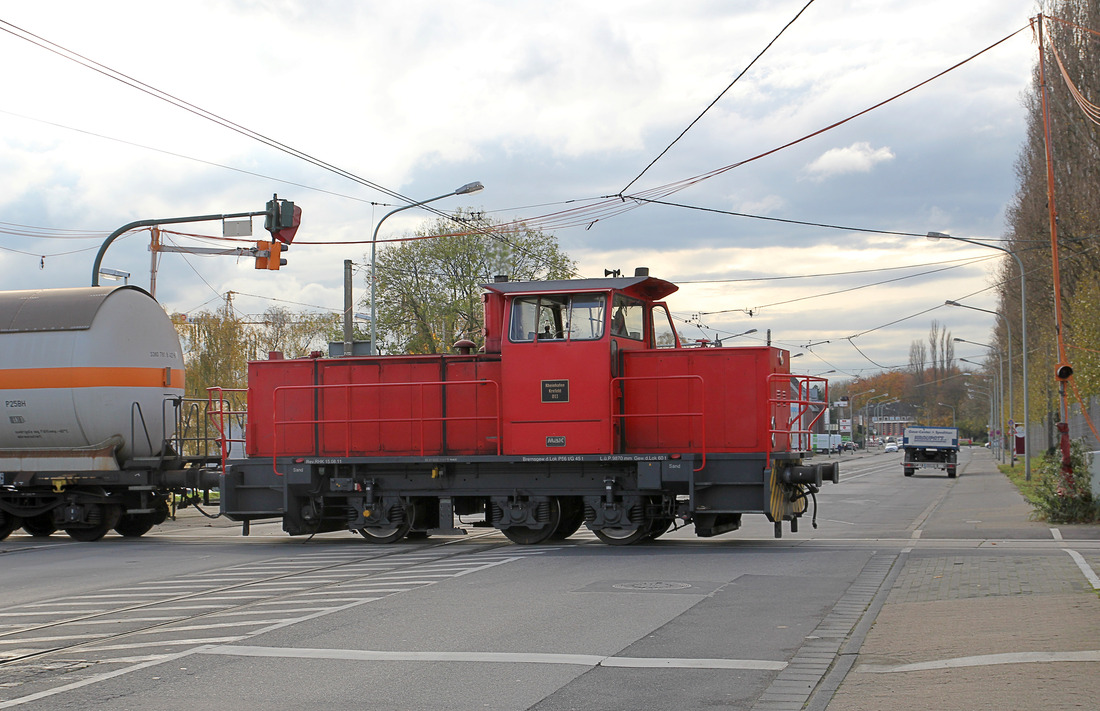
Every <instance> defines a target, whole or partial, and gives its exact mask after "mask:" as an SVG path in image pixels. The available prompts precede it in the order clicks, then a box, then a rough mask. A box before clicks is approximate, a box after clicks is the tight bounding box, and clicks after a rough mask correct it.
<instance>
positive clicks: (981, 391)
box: [966, 383, 1000, 457]
mask: <svg viewBox="0 0 1100 711" xmlns="http://www.w3.org/2000/svg"><path fill="white" fill-rule="evenodd" d="M966 387H967V389H966V394H967V395H969V396H970V397H971V398H973V397H974V395H984V396H985V397H987V398H989V425H988V427H987V431H988V433H989V445H990V447H992V446H994V445H997V446H998V447H999V446H1000V443H999V442H998V441H997V440H996V439H995V438H994V437H993V401H994V397H993V390H992V389H987V388H983V387H980V386H978V385H974V384H973V383H971V384H968V385H967V386H966ZM971 388H973V389H971ZM993 456H994V457H996V456H997V455H996V453H993Z"/></svg>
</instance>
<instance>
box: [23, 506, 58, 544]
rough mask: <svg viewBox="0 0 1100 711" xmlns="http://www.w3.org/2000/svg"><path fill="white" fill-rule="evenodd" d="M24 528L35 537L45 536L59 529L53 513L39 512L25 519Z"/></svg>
mask: <svg viewBox="0 0 1100 711" xmlns="http://www.w3.org/2000/svg"><path fill="white" fill-rule="evenodd" d="M23 530H24V531H26V532H27V533H29V534H30V535H32V536H34V537H35V538H45V537H47V536H49V535H50V534H52V533H53V532H54V531H56V530H57V526H56V525H55V524H54V522H53V514H52V513H49V512H47V513H44V514H38V515H37V516H31V517H30V518H25V519H23Z"/></svg>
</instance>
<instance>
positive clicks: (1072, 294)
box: [995, 0, 1100, 453]
mask: <svg viewBox="0 0 1100 711" xmlns="http://www.w3.org/2000/svg"><path fill="white" fill-rule="evenodd" d="M1045 15H1046V19H1045V20H1044V22H1043V31H1044V43H1043V46H1042V47H1041V52H1042V53H1043V54H1042V58H1043V63H1042V68H1043V70H1044V72H1043V73H1044V75H1045V76H1044V78H1045V86H1046V90H1047V91H1046V99H1047V112H1046V115H1047V116H1048V117H1049V123H1048V124H1046V125H1045V124H1044V113H1043V103H1042V98H1043V96H1042V94H1041V91H1040V88H1041V86H1042V85H1043V81H1042V79H1041V78H1040V65H1039V63H1038V62H1036V65H1035V70H1034V74H1033V80H1032V88H1031V90H1030V92H1029V93H1028V94H1027V95H1026V97H1025V109H1026V110H1027V134H1026V139H1025V142H1024V145H1023V146H1022V148H1021V150H1020V154H1019V156H1018V158H1017V162H1016V175H1017V191H1016V195H1015V197H1014V199H1013V201H1012V203H1011V205H1010V206H1009V210H1008V220H1007V221H1008V234H1007V235H1006V237H1007V246H1008V248H1009V249H1011V250H1012V252H1014V253H1015V254H1016V256H1018V257H1019V258H1020V260H1021V261H1022V263H1023V268H1024V272H1025V274H1026V282H1027V294H1026V297H1025V298H1026V299H1027V317H1028V321H1027V331H1028V344H1027V346H1028V353H1029V363H1028V365H1029V371H1030V381H1031V382H1030V388H1029V398H1030V405H1031V412H1029V413H1028V419H1029V421H1031V422H1032V423H1038V422H1042V421H1043V420H1044V419H1045V420H1046V421H1047V428H1046V430H1047V437H1046V441H1045V442H1035V443H1034V444H1033V447H1032V452H1033V453H1034V452H1037V451H1039V449H1041V448H1043V447H1045V446H1050V445H1051V444H1052V443H1053V431H1052V423H1053V420H1054V419H1056V418H1057V417H1058V414H1057V413H1056V412H1055V410H1056V409H1057V400H1058V395H1057V388H1056V384H1055V382H1054V380H1053V377H1052V374H1053V372H1054V367H1055V365H1056V364H1057V361H1058V358H1059V354H1058V347H1057V337H1058V334H1057V333H1056V330H1055V318H1054V311H1055V300H1056V299H1057V300H1059V301H1060V303H1061V304H1062V306H1063V319H1064V320H1063V331H1062V334H1061V335H1062V338H1063V341H1064V343H1065V344H1066V347H1067V349H1068V352H1067V354H1066V355H1067V356H1068V358H1069V360H1070V361H1071V363H1072V364H1073V365H1074V368H1075V371H1076V375H1075V381H1076V383H1077V385H1078V387H1079V388H1080V389H1081V391H1082V395H1096V394H1100V372H1098V370H1097V368H1098V367H1100V361H1098V360H1097V359H1096V358H1095V353H1094V351H1095V348H1096V343H1097V341H1096V340H1095V338H1096V334H1097V331H1098V330H1100V326H1098V319H1100V314H1098V313H1097V309H1096V308H1095V304H1096V296H1097V292H1096V283H1097V279H1098V278H1100V239H1098V235H1100V126H1098V125H1097V123H1096V121H1095V120H1094V116H1095V112H1094V111H1091V110H1090V109H1089V108H1088V107H1089V105H1090V104H1091V105H1092V106H1093V107H1095V106H1096V105H1097V104H1100V37H1098V36H1097V35H1096V34H1094V33H1093V32H1090V31H1089V30H1092V31H1096V30H1100V4H1098V3H1096V2H1079V0H1053V1H1052V2H1050V3H1049V4H1048V6H1047V12H1046V13H1045ZM1047 129H1049V131H1048V130H1047ZM1047 135H1049V139H1050V140H1049V148H1050V155H1051V156H1052V161H1051V163H1050V166H1051V175H1052V176H1053V183H1052V184H1051V185H1050V186H1049V187H1050V188H1052V195H1053V198H1054V200H1053V202H1052V201H1051V200H1049V199H1048V180H1047V175H1048V173H1047V147H1048V143H1047V141H1046V136H1047ZM1052 209H1053V210H1055V211H1056V219H1057V236H1058V240H1057V249H1058V254H1059V267H1060V268H1059V276H1060V284H1061V289H1060V291H1059V292H1058V293H1057V294H1056V293H1055V280H1054V273H1053V269H1052V266H1053V254H1052V252H1051V249H1052V245H1051V210H1052ZM998 276H999V277H1000V280H999V286H998V296H999V300H1000V305H999V308H998V310H999V311H1000V312H1001V313H1002V314H1004V315H1005V318H1006V319H1008V320H1009V321H1011V322H1012V323H1013V324H1017V323H1020V318H1021V303H1020V297H1021V295H1020V288H1019V283H1020V282H1019V279H1020V273H1019V270H1018V268H1017V265H1016V261H1015V260H1014V259H1006V260H1004V261H1003V263H1002V265H1001V268H1000V271H999V273H998ZM1021 332H1022V329H1014V333H1013V336H1014V339H1015V341H1016V342H1015V343H1013V348H1012V350H1013V352H1014V353H1015V354H1016V357H1014V358H1013V359H1012V362H1011V363H1009V364H1007V365H1009V366H1010V367H1011V368H1012V369H1013V373H1014V376H1015V378H1016V382H1022V377H1021V376H1022V373H1021V359H1020V357H1019V354H1021V353H1022V349H1021V347H1020V345H1021V344H1020V343H1019V339H1020V336H1021ZM995 338H996V343H997V344H998V345H999V346H1000V347H1001V348H1002V349H1003V350H1004V351H1005V352H1007V350H1008V348H1007V345H1008V333H1007V329H1006V328H1005V326H1004V324H1003V323H998V324H997V326H996V330H995ZM1009 404H1010V405H1012V407H1010V408H1009V409H1010V410H1011V411H1013V412H1022V407H1021V404H1022V403H1021V402H1019V399H1018V398H1016V394H1015V393H1014V394H1013V400H1012V401H1011V402H1010V403H1009Z"/></svg>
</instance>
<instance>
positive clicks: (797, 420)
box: [767, 373, 829, 469]
mask: <svg viewBox="0 0 1100 711" xmlns="http://www.w3.org/2000/svg"><path fill="white" fill-rule="evenodd" d="M777 382H779V383H780V385H776V383H777ZM811 383H819V384H824V389H823V395H822V397H823V398H824V399H823V400H811V399H810V388H811ZM792 386H793V387H792ZM792 390H793V392H792ZM768 392H770V393H775V395H774V396H773V397H770V398H768V405H769V408H768V409H769V410H771V411H772V412H774V411H775V408H776V407H787V408H789V412H790V413H791V414H790V417H789V418H788V420H787V422H786V424H785V425H783V426H779V425H780V423H778V422H776V423H775V424H774V425H773V426H772V427H771V429H769V430H768V432H769V435H777V434H784V435H786V436H787V438H788V439H787V447H788V449H789V448H790V438H791V435H798V443H799V445H801V444H802V436H803V435H810V434H811V433H812V432H813V426H814V425H816V424H817V421H818V420H820V419H821V416H822V415H823V414H825V410H827V409H828V406H829V381H828V380H826V379H825V378H819V377H817V376H814V375H792V374H790V373H772V374H771V375H769V376H768ZM792 405H793V406H797V409H795V408H794V407H791V406H792ZM812 405H820V406H821V409H820V411H819V412H818V413H817V416H816V417H814V418H813V419H812V420H810V422H809V424H806V425H805V426H800V427H797V428H795V427H794V425H795V424H798V425H801V424H802V416H803V415H805V414H806V413H807V412H808V411H809V410H810V407H811V406H812ZM811 444H812V443H811ZM774 450H775V444H774V442H773V443H772V446H771V448H770V449H769V450H768V462H767V466H768V468H769V469H770V468H771V453H772V452H773V451H774Z"/></svg>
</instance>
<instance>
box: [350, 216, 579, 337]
mask: <svg viewBox="0 0 1100 711" xmlns="http://www.w3.org/2000/svg"><path fill="white" fill-rule="evenodd" d="M456 217H457V220H459V221H462V222H466V223H467V224H470V225H472V227H473V229H470V230H465V231H463V232H462V233H461V234H456V230H455V220H451V219H444V218H439V219H436V220H432V221H430V222H428V223H427V224H425V225H424V226H423V227H421V228H420V229H419V230H417V231H416V232H415V235H414V236H416V237H419V238H422V239H416V240H411V241H408V242H400V243H397V244H396V245H394V246H389V247H385V248H383V249H380V250H379V251H378V254H377V259H376V263H377V267H376V274H375V277H376V278H377V282H376V291H377V296H378V304H377V312H378V316H377V318H378V323H377V324H376V331H377V335H378V340H379V343H378V346H379V352H380V353H440V352H444V351H446V350H449V349H450V348H451V345H452V344H453V343H454V342H455V341H456V340H458V339H461V338H468V339H470V340H473V341H475V342H477V343H478V344H479V345H480V342H481V340H482V337H483V335H482V329H483V326H484V323H483V314H482V302H481V294H482V288H481V285H482V284H485V283H488V282H491V281H492V280H493V277H494V276H495V275H499V274H506V275H508V276H509V278H511V279H512V280H538V279H564V278H568V277H570V276H572V275H573V274H574V273H575V270H576V264H575V263H574V262H573V261H572V260H571V259H569V257H568V256H567V255H566V254H565V253H564V252H562V251H561V250H560V248H559V247H558V243H557V239H556V238H555V237H553V236H552V235H547V234H544V233H543V232H541V231H538V230H533V229H529V228H528V227H526V226H525V225H523V224H516V223H508V224H502V223H499V222H497V223H493V222H491V221H488V220H484V219H481V218H477V217H474V216H473V215H472V214H471V213H469V212H468V211H462V210H460V211H459V213H458V215H457V216H456ZM363 308H367V309H369V308H370V304H369V302H364V305H363Z"/></svg>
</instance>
